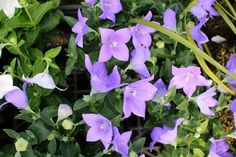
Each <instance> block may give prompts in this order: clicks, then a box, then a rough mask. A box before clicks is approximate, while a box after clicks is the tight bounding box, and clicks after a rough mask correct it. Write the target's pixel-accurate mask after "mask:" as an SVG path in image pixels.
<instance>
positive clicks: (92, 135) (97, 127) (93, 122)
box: [82, 114, 113, 149]
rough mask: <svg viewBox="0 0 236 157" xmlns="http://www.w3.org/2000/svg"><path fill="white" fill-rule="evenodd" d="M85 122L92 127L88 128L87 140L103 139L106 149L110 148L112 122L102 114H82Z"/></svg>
mask: <svg viewBox="0 0 236 157" xmlns="http://www.w3.org/2000/svg"><path fill="white" fill-rule="evenodd" d="M82 117H83V119H84V121H85V123H86V124H87V125H88V126H90V127H91V128H90V129H89V130H88V133H87V138H86V141H88V142H94V141H98V140H101V141H102V143H103V145H104V147H105V149H108V147H109V145H110V144H111V140H112V134H113V131H112V124H111V121H109V120H108V119H107V118H105V117H103V116H102V115H100V114H82Z"/></svg>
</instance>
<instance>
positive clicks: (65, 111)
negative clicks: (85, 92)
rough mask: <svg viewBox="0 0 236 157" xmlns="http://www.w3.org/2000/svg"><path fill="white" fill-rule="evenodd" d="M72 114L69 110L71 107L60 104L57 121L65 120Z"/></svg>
mask: <svg viewBox="0 0 236 157" xmlns="http://www.w3.org/2000/svg"><path fill="white" fill-rule="evenodd" d="M72 114H73V111H72V109H71V107H70V106H69V105H67V104H60V106H59V108H58V118H57V121H60V120H62V119H66V118H67V117H69V116H70V115H72Z"/></svg>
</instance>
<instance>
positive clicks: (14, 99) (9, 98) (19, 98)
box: [0, 82, 28, 109]
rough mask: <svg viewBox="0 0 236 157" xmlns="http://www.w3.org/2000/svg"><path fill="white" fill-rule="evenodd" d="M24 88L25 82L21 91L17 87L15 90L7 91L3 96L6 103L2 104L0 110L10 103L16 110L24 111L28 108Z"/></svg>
mask: <svg viewBox="0 0 236 157" xmlns="http://www.w3.org/2000/svg"><path fill="white" fill-rule="evenodd" d="M26 87H27V82H25V83H24V84H23V90H21V89H19V88H18V87H15V89H13V90H11V91H9V92H8V93H7V94H6V95H5V100H6V102H5V103H3V104H2V105H1V106H0V108H2V107H3V106H4V105H6V104H8V103H11V104H12V105H14V106H15V107H17V108H18V109H25V108H26V107H27V106H28V97H27V95H26Z"/></svg>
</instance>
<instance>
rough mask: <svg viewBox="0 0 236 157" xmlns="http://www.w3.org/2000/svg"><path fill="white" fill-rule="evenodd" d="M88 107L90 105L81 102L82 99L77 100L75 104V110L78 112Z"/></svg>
mask: <svg viewBox="0 0 236 157" xmlns="http://www.w3.org/2000/svg"><path fill="white" fill-rule="evenodd" d="M87 106H88V103H87V102H85V101H84V100H81V99H79V100H77V101H76V102H75V103H74V110H75V111H76V110H81V109H83V108H85V107H87Z"/></svg>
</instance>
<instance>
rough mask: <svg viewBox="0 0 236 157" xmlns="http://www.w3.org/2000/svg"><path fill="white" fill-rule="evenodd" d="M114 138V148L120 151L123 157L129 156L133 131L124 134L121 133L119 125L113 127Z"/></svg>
mask: <svg viewBox="0 0 236 157" xmlns="http://www.w3.org/2000/svg"><path fill="white" fill-rule="evenodd" d="M113 134H114V139H113V141H112V144H113V148H114V150H115V151H116V152H118V153H120V154H121V155H122V157H128V153H129V146H128V143H129V140H130V138H131V135H132V131H127V132H124V133H122V134H120V133H119V130H118V128H117V127H113Z"/></svg>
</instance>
